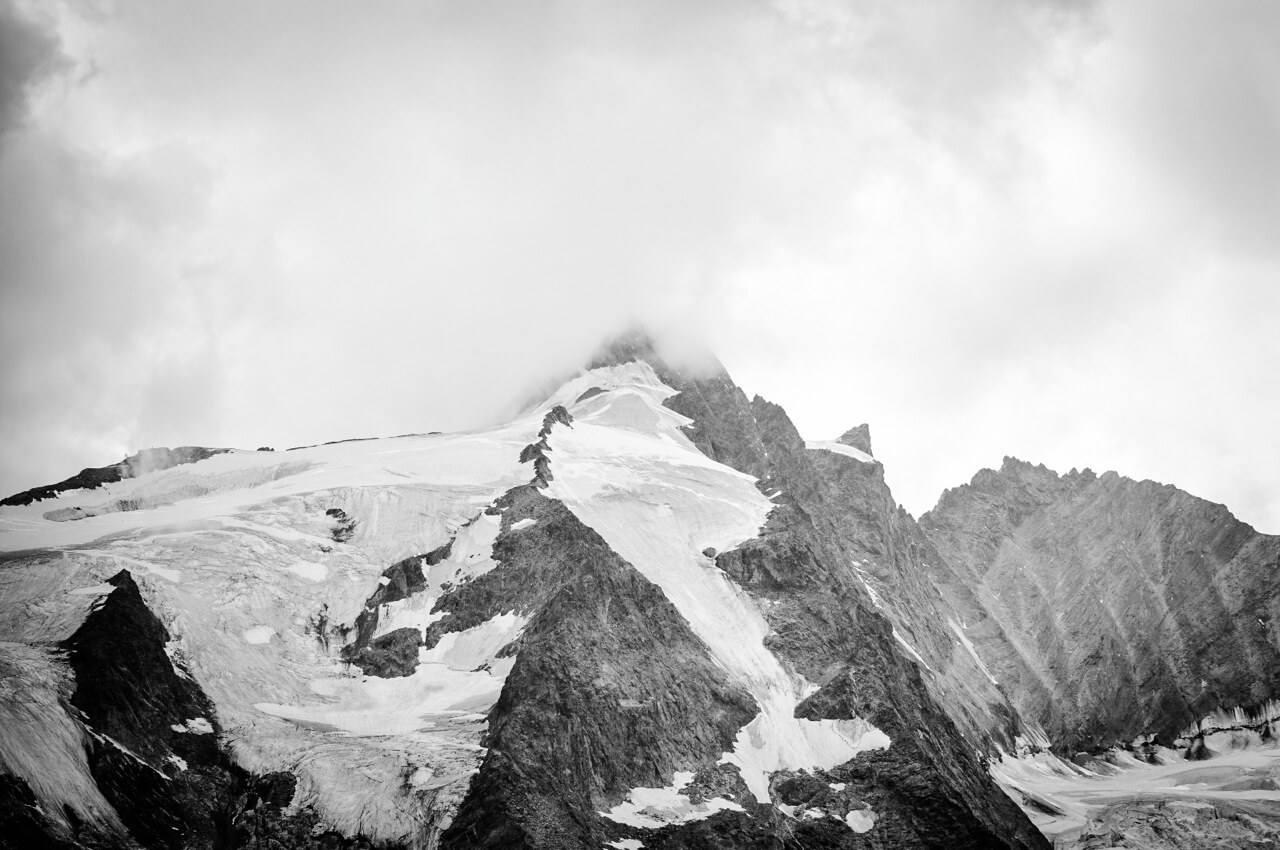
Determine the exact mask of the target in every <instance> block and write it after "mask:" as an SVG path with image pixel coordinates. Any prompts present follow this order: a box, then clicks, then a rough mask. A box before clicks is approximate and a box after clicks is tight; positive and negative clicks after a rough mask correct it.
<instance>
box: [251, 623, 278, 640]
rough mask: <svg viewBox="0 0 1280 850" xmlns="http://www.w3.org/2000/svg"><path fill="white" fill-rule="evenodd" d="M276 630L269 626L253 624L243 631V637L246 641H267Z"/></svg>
mask: <svg viewBox="0 0 1280 850" xmlns="http://www.w3.org/2000/svg"><path fill="white" fill-rule="evenodd" d="M275 633H276V630H275V629H273V628H271V627H270V626H254V627H253V628H252V629H247V630H246V631H245V633H244V639H245V641H247V642H248V643H267V642H268V641H270V640H271V638H272V637H274V636H275Z"/></svg>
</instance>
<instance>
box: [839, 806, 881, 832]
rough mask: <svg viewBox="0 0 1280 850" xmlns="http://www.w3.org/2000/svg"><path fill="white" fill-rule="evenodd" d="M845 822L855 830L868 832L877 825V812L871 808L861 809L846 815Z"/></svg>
mask: <svg viewBox="0 0 1280 850" xmlns="http://www.w3.org/2000/svg"><path fill="white" fill-rule="evenodd" d="M844 822H845V823H847V824H848V825H849V829H852V830H853V831H854V832H866V831H868V830H869V829H871V827H873V826H875V825H876V813H875V812H873V811H871V810H870V809H859V810H858V811H856V812H849V814H847V815H845V816H844Z"/></svg>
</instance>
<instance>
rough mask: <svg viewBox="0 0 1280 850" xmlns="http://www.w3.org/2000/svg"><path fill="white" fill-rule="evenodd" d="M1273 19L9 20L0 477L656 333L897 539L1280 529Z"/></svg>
mask: <svg viewBox="0 0 1280 850" xmlns="http://www.w3.org/2000/svg"><path fill="white" fill-rule="evenodd" d="M1277 44H1280V3H1275V2H1270V0H1257V2H1214V3H1205V2H1194V3H1192V2H1170V0H1158V2H1156V0H1153V1H1152V2H1131V0H1125V2H1096V3H1067V2H1060V3H1053V2H1021V3H1019V2H1000V0H963V2H961V1H960V0H957V2H948V3H932V2H929V3H926V2H903V0H883V2H826V1H825V0H778V2H773V3H768V2H744V0H723V2H715V0H709V1H705V0H699V2H688V0H673V2H661V0H644V2H640V1H639V0H637V1H636V2H627V3H621V2H601V0H576V2H553V3H540V2H528V0H511V2H490V0H456V2H416V0H415V2H408V0H406V1H405V2H360V3H353V2H316V0H291V2H262V0H244V2H226V1H225V0H223V2H218V3H207V2H199V3H197V2H177V0H165V2H132V0H118V1H117V2H108V1H107V0H104V1H103V2H101V3H96V4H95V3H90V2H75V3H65V4H64V3H59V2H46V0H40V2H34V0H33V2H26V3H24V2H19V3H17V4H16V5H14V4H13V3H12V2H11V0H0V284H2V287H3V296H2V297H3V303H2V304H0V332H2V339H0V346H2V347H0V357H3V374H2V385H0V490H3V491H4V494H8V493H11V492H15V491H18V490H21V489H25V488H27V487H31V486H34V485H38V484H44V483H49V482H52V481H55V480H59V479H61V478H64V477H66V476H67V475H70V474H72V473H74V472H76V471H78V470H79V469H80V468H81V467H84V466H89V465H93V466H100V465H105V464H107V463H110V462H113V461H115V460H118V459H119V458H121V457H123V456H124V455H125V454H127V453H130V452H132V451H134V450H136V449H138V448H141V447H146V446H153V445H169V446H174V445H180V444H200V445H216V446H224V445H232V446H240V447H248V448H254V447H256V446H259V445H263V444H267V445H274V446H277V447H285V446H290V445H296V444H301V443H314V442H317V441H324V440H331V439H338V438H344V437H351V436H366V435H387V434H398V433H404V432H409V431H423V430H453V429H460V428H468V427H476V426H479V425H482V424H485V423H488V422H491V421H493V420H494V419H496V418H498V417H500V416H502V415H503V414H504V413H506V412H508V411H509V410H510V409H511V406H512V404H514V403H515V400H517V399H520V398H521V397H523V396H524V395H525V394H526V393H527V392H528V390H529V388H530V387H531V386H533V385H537V384H539V383H540V382H542V381H543V380H544V379H545V378H546V377H547V376H548V375H551V374H558V373H560V372H562V371H564V370H566V369H571V368H573V367H574V366H575V365H577V364H578V363H579V362H581V359H582V358H583V357H585V356H586V353H587V352H589V351H590V350H591V349H592V348H593V347H594V346H595V345H597V344H598V343H599V342H600V341H601V340H602V339H603V338H604V337H605V336H607V335H609V334H610V333H612V332H615V331H617V330H618V329H620V328H622V327H624V326H626V325H628V324H630V323H631V322H633V321H636V320H640V321H643V322H646V323H648V324H649V325H651V326H653V327H655V328H658V329H660V330H661V331H663V332H664V333H668V334H674V335H676V336H677V337H678V338H680V339H684V340H688V341H691V342H696V343H699V344H705V345H707V346H709V347H710V348H711V349H713V350H714V351H715V352H716V353H717V354H718V355H719V357H720V358H721V359H722V360H723V361H724V362H725V363H726V364H727V366H728V367H729V369H730V371H731V372H732V373H733V374H734V376H735V377H736V378H737V380H738V382H739V383H740V384H741V385H742V386H743V387H744V388H745V389H746V390H747V391H748V392H749V393H760V394H762V395H764V396H765V397H767V398H769V399H771V400H773V401H777V402H779V403H781V404H782V405H783V406H784V407H786V409H787V410H788V411H789V412H790V413H791V416H792V417H793V419H795V421H796V423H797V424H798V425H799V427H800V429H801V431H802V432H803V433H804V434H805V435H806V436H808V437H810V438H812V439H828V438H832V437H834V436H836V435H838V434H840V433H842V432H843V431H844V430H845V429H846V428H848V427H849V426H851V425H855V424H857V423H859V422H862V421H869V422H870V423H871V425H872V435H873V440H874V443H875V450H876V454H877V455H878V456H879V457H880V458H881V459H882V460H884V461H885V463H886V466H887V476H888V479H889V482H890V484H891V485H892V486H893V488H894V491H895V494H896V495H897V497H898V499H899V500H900V501H901V502H902V503H903V504H904V505H905V506H906V507H907V508H908V509H909V510H910V511H912V512H913V513H915V514H917V515H918V514H919V513H921V512H923V511H925V510H927V509H928V508H929V507H931V506H932V505H933V503H934V502H935V501H936V499H937V497H938V495H939V494H940V492H941V490H942V489H943V488H944V487H949V486H955V485H958V484H960V483H963V482H965V481H967V480H968V479H969V478H970V477H972V475H973V474H974V472H976V471H977V470H978V469H979V468H981V467H984V466H998V465H999V464H1000V461H1001V458H1002V457H1003V456H1004V455H1006V454H1010V455H1016V456H1018V457H1020V458H1023V459H1026V460H1030V461H1033V462H1044V463H1046V464H1047V465H1049V466H1050V467H1053V468H1056V469H1058V470H1059V471H1061V472H1065V471H1067V470H1068V469H1070V468H1071V467H1073V466H1077V467H1085V466H1089V467H1092V468H1093V469H1095V470H1097V471H1102V470H1105V469H1115V470H1117V471H1119V472H1121V473H1123V474H1127V475H1130V476H1133V477H1138V478H1154V479H1156V480H1159V481H1163V482H1167V483H1172V484H1177V485H1178V486H1181V487H1183V488H1185V489H1187V490H1190V491H1191V492H1193V493H1196V494H1197V495H1201V496H1204V497H1206V498H1208V499H1211V500H1214V501H1219V502H1223V503H1226V504H1227V505H1229V506H1230V507H1231V508H1232V509H1233V510H1234V511H1235V512H1236V514H1237V515H1238V516H1240V517H1241V518H1242V519H1245V520H1246V521H1248V522H1251V523H1253V524H1254V525H1256V526H1258V527H1259V529H1260V530H1262V531H1269V532H1272V533H1280V439H1277V435H1280V49H1277Z"/></svg>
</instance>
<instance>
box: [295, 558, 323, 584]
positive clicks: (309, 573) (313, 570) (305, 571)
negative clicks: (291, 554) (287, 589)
mask: <svg viewBox="0 0 1280 850" xmlns="http://www.w3.org/2000/svg"><path fill="white" fill-rule="evenodd" d="M288 570H289V572H291V573H294V574H295V575H300V576H302V577H303V578H305V579H309V580H310V581H324V580H325V579H326V578H327V577H328V576H329V568H328V567H326V566H325V565H324V564H317V563H315V562H314V561H298V562H297V563H296V564H290V565H289V567H288Z"/></svg>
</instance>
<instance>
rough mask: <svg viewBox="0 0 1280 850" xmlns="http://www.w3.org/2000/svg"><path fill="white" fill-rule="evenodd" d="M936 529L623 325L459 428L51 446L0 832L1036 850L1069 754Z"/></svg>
mask: <svg viewBox="0 0 1280 850" xmlns="http://www.w3.org/2000/svg"><path fill="white" fill-rule="evenodd" d="M945 503H946V500H944V504H945ZM939 516H941V514H940V513H939V512H938V511H935V512H934V514H932V515H931V517H933V521H932V522H931V523H925V524H924V525H923V527H922V525H920V524H917V523H916V522H915V520H914V519H912V518H911V517H910V516H909V515H908V514H906V513H905V512H904V511H903V510H901V509H900V508H899V507H898V506H897V505H896V502H895V501H894V499H893V497H892V494H891V493H890V491H889V489H888V487H887V486H886V484H885V481H884V476H883V468H882V466H881V464H880V463H879V462H878V461H877V460H876V459H875V458H874V456H873V454H872V444H871V440H870V434H869V431H868V429H867V428H866V426H860V427H859V428H855V429H852V430H851V431H850V432H849V433H847V434H846V435H845V436H844V437H842V438H840V439H839V440H836V441H831V442H813V441H808V442H807V441H805V440H804V439H803V438H802V437H801V436H800V434H799V433H798V432H797V430H796V428H795V427H794V425H793V424H792V423H791V421H790V420H789V419H788V417H787V415H786V413H785V412H784V411H783V410H782V409H781V408H779V407H778V406H776V405H774V404H771V403H769V402H767V401H765V400H763V399H760V398H758V397H757V398H755V399H748V398H747V396H746V395H745V394H744V393H743V392H742V390H741V389H739V388H738V387H737V386H736V385H735V384H734V383H733V381H732V380H731V379H730V378H729V376H728V375H727V374H726V373H725V372H724V371H723V370H722V369H717V370H712V371H710V372H709V373H706V374H704V373H701V372H692V371H682V370H680V369H677V368H673V367H672V366H671V365H670V364H669V363H667V362H665V361H664V360H663V358H662V357H661V356H659V354H658V353H657V352H655V350H654V348H653V346H652V344H651V343H650V342H649V341H648V340H647V339H645V338H644V337H641V336H631V337H626V338H623V339H621V340H619V341H617V342H615V343H614V344H613V345H612V346H610V347H609V348H608V349H606V350H605V351H604V353H602V355H601V356H600V357H598V358H597V359H596V360H595V361H594V362H592V363H591V364H589V365H588V367H587V368H586V369H584V370H583V371H582V372H581V374H579V375H578V376H576V377H574V378H572V379H571V380H568V381H566V382H565V383H563V384H562V385H561V386H559V388H558V389H556V390H555V391H554V392H552V393H551V394H550V395H549V397H547V398H546V399H545V400H543V401H541V402H540V403H538V404H536V405H533V406H532V407H531V408H530V409H528V410H527V411H525V412H524V413H523V414H522V415H520V416H518V417H517V418H515V419H514V420H512V421H511V422H508V423H506V424H504V425H502V426H499V427H495V428H491V429H486V430H481V431H475V432H468V433H459V434H429V435H411V436H403V437H396V438H390V439H381V440H360V441H349V442H342V443H335V444H328V445H323V446H314V447H309V448H301V449H297V450H290V451H287V452H274V451H263V450H260V451H256V452H251V451H237V450H202V449H193V448H186V449H181V450H176V451H174V452H167V451H164V452H160V451H153V452H149V453H143V454H140V455H138V456H135V458H132V459H130V460H129V461H126V462H124V463H122V464H117V465H115V466H112V467H104V468H102V469H99V470H85V471H84V472H83V473H81V474H80V475H79V476H76V477H74V478H71V479H68V480H67V481H65V482H62V483H61V484H58V485H53V486H52V487H48V488H40V489H39V490H35V491H31V492H29V493H26V494H20V495H19V496H16V497H13V498H11V499H9V500H6V501H5V503H4V505H3V507H0V558H2V559H3V560H2V563H0V730H3V733H4V734H3V736H0V847H15V848H17V847H24V848H25V847H57V848H74V847H136V846H142V847H165V848H224V847H263V848H266V847H271V848H295V847H316V846H323V847H387V848H390V847H412V848H436V847H440V848H508V847H510V848H521V847H525V848H602V847H613V848H633V849H634V848H642V847H643V848H694V847H725V848H734V847H758V848H808V847H814V848H817V847H822V848H900V847H905V848H911V847H937V848H943V847H946V848H1047V847H1048V846H1049V845H1048V842H1047V840H1046V839H1045V838H1044V836H1043V835H1042V834H1041V832H1040V831H1039V830H1037V828H1036V827H1035V826H1033V824H1032V822H1031V820H1029V819H1028V817H1027V814H1026V813H1025V812H1024V809H1026V810H1027V811H1030V812H1032V813H1037V812H1038V813H1039V814H1038V815H1037V817H1039V816H1040V815H1043V814H1044V812H1045V811H1047V810H1050V809H1053V807H1054V806H1057V805H1060V804H1061V805H1063V806H1066V804H1065V803H1060V802H1054V801H1055V800H1059V801H1060V800H1062V799H1066V798H1067V797H1068V796H1069V794H1068V792H1067V791H1063V790H1062V789H1059V788H1056V787H1055V788H1049V787H1048V786H1047V785H1045V784H1044V782H1040V783H1039V784H1037V779H1036V778H1037V777H1050V778H1051V779H1053V781H1058V779H1061V780H1062V781H1067V780H1071V781H1075V780H1076V779H1078V778H1079V776H1081V775H1084V774H1089V775H1094V774H1096V773H1097V772H1098V771H1099V770H1101V768H1098V767H1097V765H1095V766H1094V768H1092V769H1085V768H1078V767H1076V766H1074V765H1072V764H1070V763H1069V762H1067V761H1063V760H1061V759H1059V758H1057V757H1056V756H1054V755H1053V754H1052V753H1050V752H1048V748H1049V746H1050V745H1054V746H1055V747H1056V748H1057V749H1058V750H1059V751H1060V752H1065V750H1064V747H1066V748H1067V749H1070V748H1072V747H1075V746H1077V745H1079V743H1080V741H1081V740H1083V739H1079V738H1074V737H1070V736H1064V735H1063V734H1062V732H1063V730H1064V729H1068V728H1074V727H1070V726H1063V725H1061V724H1055V723H1054V722H1053V721H1054V720H1055V718H1057V717H1059V716H1060V715H1061V714H1062V713H1064V712H1065V711H1066V709H1065V708H1059V709H1054V710H1056V711H1058V712H1059V713H1058V714H1055V713H1054V710H1046V711H1038V710H1037V707H1038V706H1040V705H1041V703H1042V702H1044V701H1046V700H1047V701H1048V702H1049V703H1053V704H1057V703H1062V704H1064V705H1065V704H1066V703H1067V702H1069V699H1068V696H1067V693H1068V691H1069V689H1068V688H1066V687H1065V686H1064V687H1062V688H1059V690H1057V691H1048V696H1045V693H1046V691H1045V689H1043V688H1042V689H1040V690H1037V689H1036V688H1034V687H1032V686H1030V685H1026V682H1031V681H1037V680H1034V679H1033V678H1031V677H1023V676H1021V675H1019V671H1021V670H1022V667H1019V666H1017V665H1018V664H1023V665H1024V666H1028V665H1029V662H1028V661H1027V659H1026V653H1025V652H1024V651H1023V650H1024V647H1025V646H1026V643H1027V638H1026V636H1025V632H1024V631H1023V629H1024V627H1025V626H1026V623H1025V622H1024V621H1021V620H1018V619H1016V618H1009V617H1005V616H1003V615H1002V614H1000V613H999V612H998V611H996V609H994V608H993V607H992V603H991V599H990V596H991V594H992V592H993V590H992V587H993V585H992V582H991V581H989V580H984V579H983V578H982V576H983V575H986V574H988V573H989V572H990V571H989V570H988V569H987V568H986V567H984V566H981V565H980V564H979V563H978V561H977V560H975V558H974V557H972V556H973V555H974V554H975V552H977V551H978V550H981V551H984V552H985V551H986V549H985V548H982V547H977V548H975V549H974V550H973V551H970V550H968V549H965V548H964V547H962V546H959V545H958V544H956V543H955V539H954V537H949V536H948V535H947V534H946V533H945V532H946V529H947V526H946V524H945V523H943V522H941V521H940V520H939V519H938V517H939ZM926 532H928V533H926ZM965 539H966V540H969V538H967V537H966V538H965ZM969 542H970V544H971V543H972V541H971V540H970V541H969ZM1091 580H1093V581H1098V582H1103V581H1105V580H1106V576H1105V575H1104V574H1098V575H1096V576H1094V578H1093V579H1091ZM1272 596H1274V594H1273V595H1272ZM1269 598H1270V597H1269ZM1019 610H1022V609H1019ZM1034 614H1035V616H1040V617H1051V616H1055V615H1053V613H1052V612H1051V611H1049V610H1048V609H1046V608H1043V607H1042V608H1038V609H1035V611H1034ZM1055 622H1056V620H1055ZM1073 639H1074V638H1073ZM1215 681H1217V680H1215ZM1222 681H1223V683H1224V684H1223V687H1222V689H1221V694H1222V696H1223V697H1227V696H1228V693H1227V692H1228V691H1229V690H1230V688H1234V687H1235V681H1236V680H1234V679H1232V680H1229V681H1228V680H1227V679H1225V678H1224V679H1223V680H1222ZM1228 685H1230V687H1228ZM1236 702H1247V700H1240V699H1236V700H1234V701H1232V702H1231V703H1230V704H1232V705H1234V704H1235V703H1236ZM1205 704H1207V703H1205ZM1200 706H1201V704H1200V703H1196V704H1195V705H1194V706H1193V708H1195V709H1198V708H1199V707H1200ZM1116 711H1117V712H1119V711H1121V710H1120V709H1116ZM1277 715H1280V709H1278V710H1277ZM1082 716H1084V715H1082ZM1088 716H1089V717H1094V716H1095V715H1093V714H1091V715H1088ZM1108 716H1110V715H1108ZM1024 718H1025V719H1024ZM1244 720H1249V718H1244ZM1227 722H1228V723H1230V722H1232V721H1231V719H1230V718H1227ZM1242 722H1243V721H1242ZM1250 722H1252V721H1250ZM1100 723H1102V725H1101V726H1099V730H1101V731H1098V732H1097V733H1096V734H1095V736H1094V738H1091V739H1089V740H1090V741H1091V742H1093V743H1095V744H1096V745H1097V746H1096V747H1095V749H1097V750H1099V751H1100V752H1101V751H1102V750H1105V748H1106V747H1107V746H1109V745H1110V744H1113V743H1115V742H1116V741H1117V740H1118V739H1117V738H1116V737H1115V734H1113V733H1115V732H1116V730H1117V728H1119V727H1113V726H1108V725H1106V723H1105V722H1103V721H1100ZM1041 724H1047V726H1046V728H1047V729H1049V730H1050V734H1049V735H1048V736H1046V734H1045V733H1044V732H1042V731H1041V728H1040V725H1041ZM1237 725H1239V724H1237ZM1160 728H1163V727H1160ZM1143 730H1144V731H1152V732H1155V731H1159V729H1157V728H1154V727H1152V728H1148V727H1146V726H1144V727H1143ZM1123 731H1124V733H1125V734H1128V733H1129V731H1130V728H1129V727H1127V726H1126V727H1123ZM1193 737H1194V736H1193ZM1202 737H1203V736H1202ZM1166 743H1168V744H1172V743H1173V742H1172V741H1169V742H1166ZM1184 743H1186V742H1184ZM1188 746H1189V744H1188ZM1169 752H1172V750H1170V751H1169ZM1166 755H1167V754H1166ZM1112 761H1114V758H1113V759H1112ZM1135 764H1137V762H1135ZM1054 777H1057V778H1056V779H1054ZM1046 781H1048V780H1046ZM1036 789H1039V790H1036ZM1055 794H1057V796H1056V797H1055V796H1054V795H1055ZM1015 800H1016V802H1015ZM1020 806H1021V808H1020ZM1037 806H1039V808H1037ZM1046 807H1047V808H1046ZM1078 808H1079V807H1077V809H1078ZM1073 811H1074V810H1073ZM1042 826H1043V824H1042Z"/></svg>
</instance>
